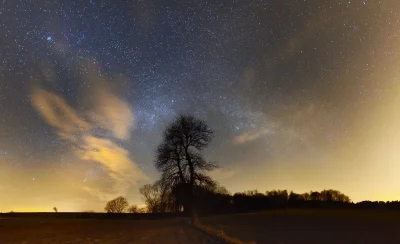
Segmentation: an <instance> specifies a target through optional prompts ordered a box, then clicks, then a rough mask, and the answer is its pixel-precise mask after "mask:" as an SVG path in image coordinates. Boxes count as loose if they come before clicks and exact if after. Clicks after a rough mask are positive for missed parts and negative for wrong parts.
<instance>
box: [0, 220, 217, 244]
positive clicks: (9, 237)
mask: <svg viewBox="0 0 400 244" xmlns="http://www.w3.org/2000/svg"><path fill="white" fill-rule="evenodd" d="M0 243H1V244H9V243H10V244H12V243H18V244H22V243H24V244H28V243H29V244H31V243H32V244H36V243H46V244H50V243H51V244H58V243H71V244H75V243H76V244H80V243H82V244H83V243H85V244H86V243H99V244H100V243H101V244H114V243H115V244H116V243H121V244H129V243H132V244H133V243H135V244H136V243H137V244H150V243H152V244H153V243H154V244H155V243H166V244H169V243H171V244H172V243H177V244H178V243H193V244H198V243H220V242H217V241H216V240H215V239H213V238H211V237H210V236H208V235H205V234H203V233H202V232H200V231H198V230H196V229H194V228H193V227H191V226H190V225H188V224H187V223H186V221H185V220H178V219H170V220H107V219H54V218H43V219H37V218H30V219H24V218H9V219H0Z"/></svg>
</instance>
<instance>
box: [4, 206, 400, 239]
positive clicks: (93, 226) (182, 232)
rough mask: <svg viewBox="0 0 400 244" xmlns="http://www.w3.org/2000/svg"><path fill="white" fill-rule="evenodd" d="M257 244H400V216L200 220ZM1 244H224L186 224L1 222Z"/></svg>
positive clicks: (318, 213)
mask: <svg viewBox="0 0 400 244" xmlns="http://www.w3.org/2000/svg"><path fill="white" fill-rule="evenodd" d="M201 222H202V224H205V225H207V226H209V227H212V229H215V230H222V231H223V232H224V233H225V234H227V235H228V236H231V237H236V238H238V239H240V240H243V241H246V242H250V241H254V242H255V243H258V244H261V243H268V244H286V243H400V212H382V211H381V212H377V211H362V210H353V211H351V210H287V211H268V212H261V213H252V214H236V215H221V216H213V217H206V218H201ZM0 243H1V244H12V243H18V244H21V243H25V244H28V243H33V244H35V243H46V244H47V243H54V244H58V243H71V244H72V243H77V244H79V243H104V244H110V243H124V244H125V243H139V244H140V243H142V244H147V243H166V244H168V243H193V244H197V243H221V242H218V241H217V240H216V239H215V238H212V237H211V236H209V235H207V234H204V233H203V232H201V231H199V230H197V229H195V228H194V227H192V226H191V225H189V224H188V220H187V219H183V218H177V219H164V220H145V219H142V220H121V219H68V218H67V219H64V218H2V219H1V218H0Z"/></svg>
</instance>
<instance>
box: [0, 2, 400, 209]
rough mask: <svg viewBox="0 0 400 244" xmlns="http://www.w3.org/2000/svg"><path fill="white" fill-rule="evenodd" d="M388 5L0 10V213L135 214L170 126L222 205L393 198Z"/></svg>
mask: <svg viewBox="0 0 400 244" xmlns="http://www.w3.org/2000/svg"><path fill="white" fill-rule="evenodd" d="M399 13H400V4H399V3H398V1H397V0H388V1H368V0H365V1H357V0H356V1H320V0H312V1H303V0H298V1H209V2H206V1H161V0H160V1H157V0H143V1H101V0H87V1H35V2H34V1H11V0H4V1H2V2H1V3H0V111H1V113H0V211H3V212H6V211H11V210H14V211H52V208H53V207H54V206H56V207H57V208H58V209H59V211H85V210H95V211H102V210H103V208H104V206H105V202H106V201H107V200H110V199H111V198H113V197H116V196H119V195H122V196H126V197H127V199H128V200H129V202H130V203H136V204H141V196H140V195H139V191H138V189H139V187H140V186H141V185H143V184H146V183H152V182H154V181H155V180H156V179H158V177H159V174H158V173H157V172H156V170H155V168H154V165H153V160H154V152H155V149H156V147H157V145H158V143H160V140H161V135H162V131H163V130H164V128H165V127H166V125H168V123H170V122H171V121H172V120H173V119H174V118H175V117H176V116H177V115H179V114H181V113H187V114H192V115H194V116H196V117H198V118H201V119H204V120H205V121H206V122H207V123H208V124H209V125H210V127H211V128H212V129H213V130H214V132H215V136H216V137H215V139H214V141H213V142H212V143H211V144H210V146H209V148H208V149H207V150H206V151H205V152H204V155H205V157H206V158H207V159H209V160H213V161H216V162H217V163H218V164H219V165H220V166H221V168H220V169H218V170H216V171H214V172H212V173H211V176H212V177H214V178H215V179H216V180H217V181H218V182H220V183H221V184H222V185H224V186H226V188H227V189H228V190H230V191H231V192H232V193H234V192H237V191H244V190H250V189H258V190H259V191H261V192H264V191H266V190H272V189H288V190H293V191H295V192H300V193H302V192H308V191H310V190H318V191H320V190H323V189H337V190H340V191H342V192H343V193H345V194H346V195H348V196H350V198H351V199H352V200H353V201H361V200H367V199H369V200H384V201H386V200H400V180H399V175H400V153H399V150H400V128H399V125H400V110H399V108H400V81H399V77H400V70H399V67H400V53H399V47H400V14H399Z"/></svg>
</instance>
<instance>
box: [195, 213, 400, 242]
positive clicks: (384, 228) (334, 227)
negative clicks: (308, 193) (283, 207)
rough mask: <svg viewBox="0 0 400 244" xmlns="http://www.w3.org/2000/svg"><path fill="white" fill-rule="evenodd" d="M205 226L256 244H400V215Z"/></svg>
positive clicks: (218, 221) (250, 218) (288, 216)
mask: <svg viewBox="0 0 400 244" xmlns="http://www.w3.org/2000/svg"><path fill="white" fill-rule="evenodd" d="M202 223H204V224H208V225H212V226H214V227H215V228H218V229H222V230H223V231H224V232H225V233H226V234H228V235H231V236H234V237H237V238H239V239H241V240H243V241H255V242H256V243H269V244H284V243H285V244H286V243H307V244H313V243H332V244H333V243H335V244H336V243H343V244H344V243H385V244H386V243H397V244H399V243H400V212H382V211H363V210H287V211H269V212H263V213H254V214H239V215H227V216H214V217H208V218H203V219H202Z"/></svg>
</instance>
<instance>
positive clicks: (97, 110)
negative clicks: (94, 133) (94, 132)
mask: <svg viewBox="0 0 400 244" xmlns="http://www.w3.org/2000/svg"><path fill="white" fill-rule="evenodd" d="M97 101H98V102H97V104H96V106H95V107H94V109H93V110H92V111H90V112H89V117H90V118H91V119H92V120H93V122H94V123H96V125H98V126H100V127H102V128H103V129H105V130H108V131H110V132H111V133H112V134H113V135H114V137H116V138H118V139H121V140H127V139H129V137H130V133H131V129H132V127H133V124H134V118H133V112H132V109H131V108H130V106H129V105H128V104H127V103H125V102H123V101H122V100H120V99H118V98H117V97H116V96H115V95H114V94H111V93H109V92H106V91H104V90H101V91H100V92H98V98H97Z"/></svg>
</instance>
